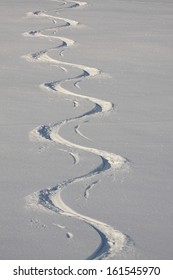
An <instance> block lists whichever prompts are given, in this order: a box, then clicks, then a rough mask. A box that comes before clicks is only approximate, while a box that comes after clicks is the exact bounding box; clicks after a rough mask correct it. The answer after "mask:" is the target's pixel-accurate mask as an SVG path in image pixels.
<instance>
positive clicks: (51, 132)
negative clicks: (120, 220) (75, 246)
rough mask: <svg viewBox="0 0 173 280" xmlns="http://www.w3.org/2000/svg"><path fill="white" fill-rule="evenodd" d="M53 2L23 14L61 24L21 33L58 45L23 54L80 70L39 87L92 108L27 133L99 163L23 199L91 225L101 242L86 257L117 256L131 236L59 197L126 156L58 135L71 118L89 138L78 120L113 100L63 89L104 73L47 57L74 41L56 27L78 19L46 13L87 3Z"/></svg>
mask: <svg viewBox="0 0 173 280" xmlns="http://www.w3.org/2000/svg"><path fill="white" fill-rule="evenodd" d="M54 2H55V1H54ZM56 2H57V4H58V5H59V8H57V9H56V10H49V11H35V12H29V13H28V14H27V16H29V17H38V18H39V17H44V18H47V19H49V20H50V21H52V23H53V24H54V25H55V24H58V23H57V22H59V21H60V22H61V21H63V22H64V24H63V25H57V26H56V27H55V26H54V27H53V28H52V30H54V32H53V34H54V35H45V34H43V32H44V31H46V30H50V29H51V28H47V29H44V30H34V31H30V32H25V33H24V34H23V35H24V36H25V37H35V38H45V39H49V40H50V41H56V40H58V41H60V43H59V45H58V46H56V47H52V48H49V49H46V50H41V51H38V52H36V53H32V54H28V55H25V56H24V58H25V59H27V60H28V61H30V62H42V63H47V64H50V65H52V66H56V65H57V66H58V67H60V68H61V69H62V70H63V71H65V72H67V69H66V67H69V68H75V69H78V70H80V71H81V74H80V75H78V76H76V77H73V78H68V79H64V80H57V81H51V82H46V83H44V84H42V85H41V87H42V88H43V89H47V90H49V91H51V92H58V93H61V94H64V95H66V96H70V97H72V98H75V101H73V103H74V107H77V106H79V101H80V100H81V99H84V100H86V101H89V102H90V103H91V104H93V105H92V106H93V108H92V109H91V110H90V111H88V112H84V113H83V114H81V115H79V116H76V117H75V118H70V119H66V120H63V121H61V122H57V123H55V124H53V125H41V126H39V127H36V128H35V129H33V130H32V131H31V133H30V137H31V139H32V140H34V141H53V142H55V143H59V144H62V145H63V146H66V147H68V148H70V152H69V154H70V155H71V156H72V157H73V160H74V164H77V163H78V162H79V156H78V154H77V153H76V152H74V151H76V150H80V151H83V152H85V153H91V154H94V155H96V156H98V157H99V158H100V160H101V163H100V165H99V166H98V167H97V168H95V169H94V170H91V171H90V172H89V173H87V174H84V175H81V176H79V177H76V178H72V179H67V180H65V181H64V182H62V183H58V184H57V185H56V186H54V187H48V188H47V189H43V190H40V191H38V192H35V193H34V194H31V195H29V196H28V197H27V198H26V200H27V202H28V205H30V206H31V207H35V206H36V207H37V206H38V207H39V205H40V206H42V207H44V209H49V210H51V211H53V212H55V213H60V214H62V215H65V216H68V217H72V218H75V219H78V220H80V221H82V222H84V223H86V224H87V225H89V226H90V227H92V228H93V229H94V230H95V231H96V232H97V233H98V234H99V236H100V239H101V242H100V245H99V247H98V248H97V249H96V250H95V251H94V252H93V253H92V255H90V256H89V257H88V259H112V258H116V257H118V256H121V254H125V252H128V251H129V250H130V251H132V248H133V246H134V245H133V242H132V241H131V239H130V238H129V237H127V236H126V235H125V234H123V233H121V232H120V231H118V230H116V229H114V228H113V227H111V226H110V225H108V224H106V223H103V222H101V221H98V220H96V219H94V218H91V217H88V216H85V215H82V214H80V213H78V212H76V211H74V210H73V209H72V208H70V207H69V206H68V205H66V204H65V203H64V202H63V200H62V198H61V193H62V191H63V189H64V188H66V187H69V186H70V185H72V184H74V183H78V182H82V183H83V182H85V181H87V180H92V179H93V178H94V177H95V176H96V175H99V177H100V176H101V175H102V174H103V173H104V172H109V174H111V173H114V171H115V170H117V169H119V168H122V167H123V166H124V165H125V164H126V163H127V160H126V159H124V158H123V157H121V156H119V155H116V154H114V153H110V152H107V151H104V150H100V149H97V148H90V147H87V146H83V145H79V144H76V143H72V142H70V141H69V140H67V139H65V138H63V137H62V136H61V135H60V129H61V128H62V127H63V126H65V125H66V124H69V123H72V124H73V123H74V122H76V121H78V124H77V125H75V126H74V131H75V132H76V133H77V134H78V135H80V136H82V137H83V138H86V139H87V140H90V139H89V138H87V137H86V136H84V135H83V134H82V133H81V132H80V131H79V127H80V125H81V123H83V122H84V121H86V120H90V118H91V116H99V115H101V116H103V115H105V114H106V113H108V112H111V110H113V104H112V103H111V102H109V101H105V100H102V99H98V98H95V97H92V96H87V95H81V94H78V93H76V92H73V91H71V90H67V89H66V88H65V87H64V86H63V84H65V83H68V82H73V83H74V84H73V86H74V88H78V89H80V87H79V83H80V82H82V80H83V79H88V78H94V77H101V76H104V74H103V73H102V71H100V70H99V69H96V68H94V67H88V66H85V65H80V64H73V63H69V62H66V61H64V60H63V61H62V60H58V59H53V58H51V56H50V55H49V53H50V52H51V51H52V50H58V49H60V53H59V56H60V57H61V58H62V57H64V50H65V48H67V47H71V46H73V45H74V44H75V42H74V41H73V40H72V39H69V38H65V37H61V36H55V34H56V32H57V30H58V29H60V28H62V27H63V28H64V27H76V26H77V25H79V22H78V21H76V20H71V19H67V18H62V17H59V16H53V15H51V14H49V13H50V12H54V13H56V15H57V14H58V13H59V12H60V11H61V10H64V9H66V8H67V9H70V8H78V7H83V6H85V5H87V3H86V2H80V1H63V0H62V1H61V2H60V1H56ZM100 181H101V179H100V178H99V180H95V181H93V182H92V183H90V184H89V185H88V187H87V188H86V189H85V193H84V197H85V198H86V199H88V197H89V191H90V190H91V189H92V188H93V187H94V186H95V185H96V184H98V182H100ZM66 235H67V238H69V239H70V238H72V237H73V234H72V233H70V232H67V233H66Z"/></svg>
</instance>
